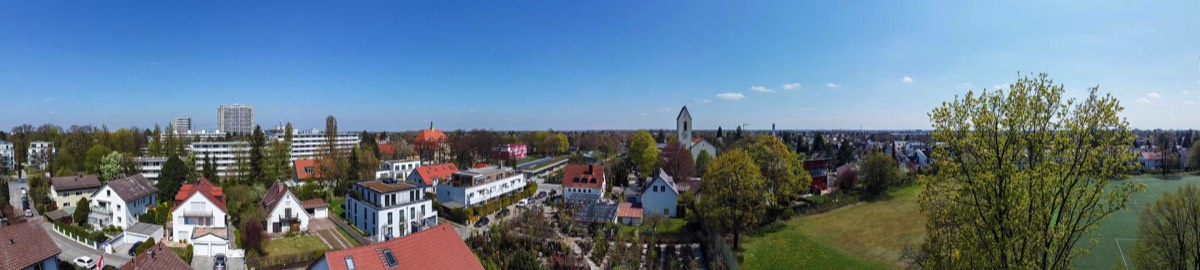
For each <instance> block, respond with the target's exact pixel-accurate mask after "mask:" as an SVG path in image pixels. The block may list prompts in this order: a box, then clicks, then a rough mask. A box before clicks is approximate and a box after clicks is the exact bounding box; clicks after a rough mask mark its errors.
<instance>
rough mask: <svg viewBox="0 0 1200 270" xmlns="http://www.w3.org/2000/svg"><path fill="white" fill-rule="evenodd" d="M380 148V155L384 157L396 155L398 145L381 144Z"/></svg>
mask: <svg viewBox="0 0 1200 270" xmlns="http://www.w3.org/2000/svg"><path fill="white" fill-rule="evenodd" d="M378 146H379V154H380V155H384V156H394V155H396V145H395V144H390V143H381V144H378Z"/></svg>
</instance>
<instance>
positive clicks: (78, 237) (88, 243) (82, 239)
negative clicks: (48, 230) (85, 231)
mask: <svg viewBox="0 0 1200 270" xmlns="http://www.w3.org/2000/svg"><path fill="white" fill-rule="evenodd" d="M50 227H53V228H54V232H57V233H58V234H59V235H62V236H65V237H67V238H70V239H71V240H73V241H75V242H76V243H79V244H82V245H84V246H88V247H91V248H92V249H96V250H100V249H99V248H98V247H99V246H100V245H99V243H96V241H92V240H91V239H87V237H88V236H87V235H73V234H72V233H70V232H67V231H66V230H63V229H62V228H60V227H58V226H54V225H51V226H50Z"/></svg>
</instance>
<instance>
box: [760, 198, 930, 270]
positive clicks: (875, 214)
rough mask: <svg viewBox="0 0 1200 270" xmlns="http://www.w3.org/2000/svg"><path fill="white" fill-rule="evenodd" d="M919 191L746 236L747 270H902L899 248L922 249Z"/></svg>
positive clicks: (794, 221)
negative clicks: (920, 246)
mask: <svg viewBox="0 0 1200 270" xmlns="http://www.w3.org/2000/svg"><path fill="white" fill-rule="evenodd" d="M920 191H921V188H920V187H916V186H914V187H908V188H905V189H902V190H899V191H896V192H893V193H892V195H891V198H889V199H885V200H880V201H875V202H865V203H859V204H855V205H851V206H847V207H844V208H841V209H837V210H834V211H830V212H828V213H823V214H818V215H812V216H803V217H797V218H793V219H792V220H789V221H787V222H784V223H782V224H778V225H775V226H774V227H773V228H770V229H768V230H767V231H768V232H766V233H763V234H760V235H755V236H751V237H747V238H744V240H743V243H742V245H743V246H742V248H743V249H744V251H743V253H742V258H743V261H742V263H741V265H742V266H743V267H744V268H745V269H901V268H904V266H905V265H904V264H903V263H901V262H900V260H899V259H900V250H901V249H902V248H903V247H904V246H905V245H909V244H912V245H919V244H920V242H921V241H922V240H923V238H924V237H925V227H924V226H925V218H924V215H922V214H921V213H920V209H919V207H918V206H917V202H916V201H917V194H918V193H920Z"/></svg>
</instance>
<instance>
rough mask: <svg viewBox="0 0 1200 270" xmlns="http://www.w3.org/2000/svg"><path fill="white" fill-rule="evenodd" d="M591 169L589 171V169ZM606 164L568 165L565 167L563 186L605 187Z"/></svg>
mask: <svg viewBox="0 0 1200 270" xmlns="http://www.w3.org/2000/svg"><path fill="white" fill-rule="evenodd" d="M589 169H590V170H591V172H590V173H589V172H588V170H589ZM604 180H605V178H604V166H599V165H567V167H566V168H563V179H562V186H563V187H570V188H603V187H604Z"/></svg>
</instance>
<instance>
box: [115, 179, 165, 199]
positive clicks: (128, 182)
mask: <svg viewBox="0 0 1200 270" xmlns="http://www.w3.org/2000/svg"><path fill="white" fill-rule="evenodd" d="M105 184H106V185H108V187H109V188H112V190H113V192H116V193H117V197H121V200H125V201H133V200H136V199H138V198H142V197H145V196H146V195H151V194H154V193H155V192H158V187H155V186H154V184H153V183H150V180H147V179H146V177H145V176H142V175H141V174H135V175H133V176H130V177H125V178H121V179H116V180H112V181H108V183H105Z"/></svg>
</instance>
